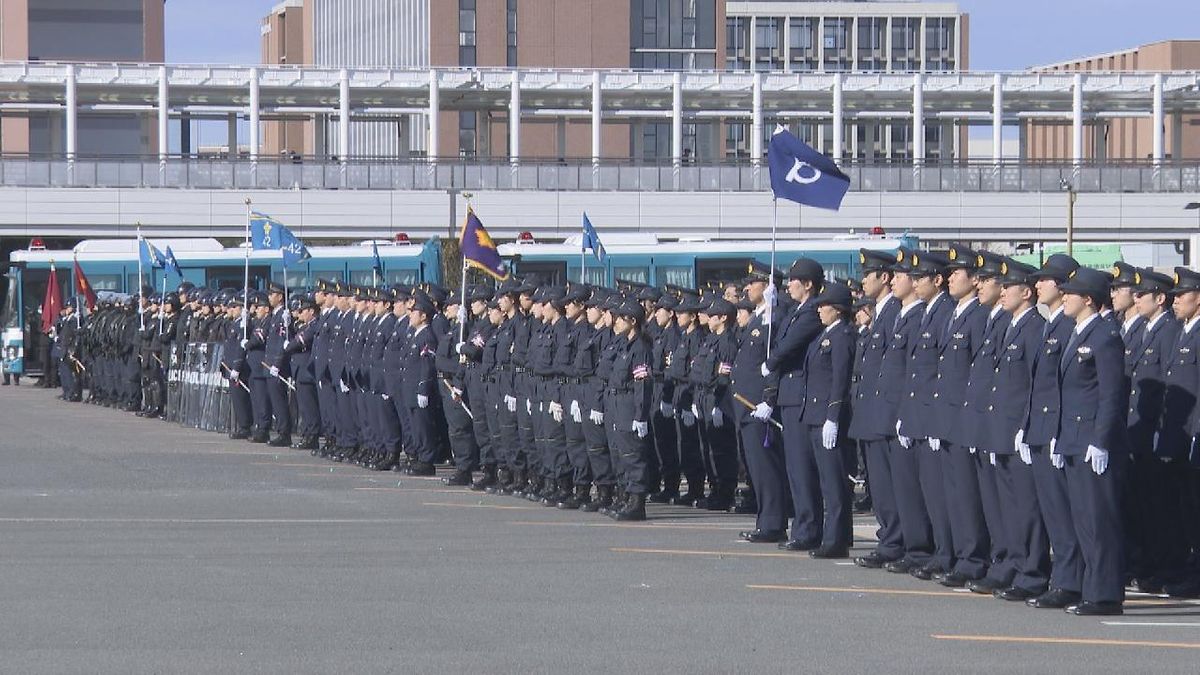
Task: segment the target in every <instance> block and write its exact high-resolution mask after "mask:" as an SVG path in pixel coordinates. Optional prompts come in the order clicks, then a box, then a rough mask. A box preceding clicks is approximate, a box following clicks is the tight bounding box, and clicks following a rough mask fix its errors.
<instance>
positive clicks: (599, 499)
mask: <svg viewBox="0 0 1200 675" xmlns="http://www.w3.org/2000/svg"><path fill="white" fill-rule="evenodd" d="M612 494H613V488H612V486H611V485H597V486H596V498H595V499H594V500H592V501H590V502H588V503H586V504H584V505H582V506H580V507H579V510H580V511H583V512H584V513H596V512H598V511H603V510H606V509H608V507H610V506H612Z"/></svg>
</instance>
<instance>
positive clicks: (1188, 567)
mask: <svg viewBox="0 0 1200 675" xmlns="http://www.w3.org/2000/svg"><path fill="white" fill-rule="evenodd" d="M1172 296H1173V300H1174V301H1173V303H1172V310H1173V311H1174V314H1175V316H1176V318H1178V319H1179V322H1180V324H1181V326H1180V330H1179V336H1178V337H1177V338H1176V339H1175V343H1174V344H1173V345H1171V347H1170V348H1169V350H1168V352H1167V353H1166V354H1165V355H1164V356H1163V358H1164V359H1166V361H1167V365H1166V373H1165V376H1164V379H1165V382H1166V401H1165V403H1164V406H1163V414H1162V422H1161V423H1160V428H1159V434H1158V443H1157V444H1156V445H1155V448H1154V454H1155V456H1156V457H1157V458H1158V459H1159V461H1162V462H1168V461H1169V462H1170V464H1172V465H1174V466H1175V469H1176V471H1177V472H1178V473H1179V474H1180V475H1179V477H1178V478H1177V479H1176V481H1177V482H1175V483H1174V484H1175V485H1177V486H1178V489H1179V496H1178V498H1177V500H1175V503H1174V504H1172V505H1171V508H1170V509H1169V510H1167V511H1165V512H1163V513H1160V514H1158V516H1159V518H1160V526H1161V529H1162V531H1163V532H1170V533H1172V535H1173V537H1174V539H1173V540H1172V541H1171V542H1168V543H1167V544H1165V545H1164V546H1173V547H1176V548H1173V549H1172V550H1164V558H1165V560H1166V561H1171V562H1176V563H1177V562H1178V559H1179V558H1181V557H1182V558H1184V559H1186V562H1184V563H1183V564H1178V565H1177V569H1176V570H1175V571H1174V574H1173V577H1174V578H1173V579H1171V580H1170V582H1169V583H1166V584H1165V585H1164V587H1163V591H1164V592H1165V593H1167V594H1169V595H1171V596H1172V597H1178V598H1195V597H1200V570H1198V569H1197V563H1198V559H1197V556H1196V553H1200V518H1198V517H1197V515H1198V514H1197V509H1196V501H1195V500H1196V496H1197V494H1198V493H1197V487H1198V484H1197V475H1198V473H1197V470H1196V466H1197V464H1198V460H1200V457H1198V453H1197V451H1196V445H1195V443H1196V441H1195V438H1194V435H1195V433H1196V426H1197V419H1200V407H1198V406H1197V401H1198V400H1200V366H1198V362H1197V357H1198V356H1200V330H1197V328H1196V326H1197V324H1198V323H1200V273H1198V272H1194V271H1192V270H1190V269H1188V268H1186V267H1176V268H1175V287H1174V288H1173V289H1172ZM1181 532H1182V533H1183V537H1182V538H1180V537H1179V533H1181ZM1189 552H1190V553H1191V554H1192V556H1191V558H1190V559H1187V558H1188V553H1189Z"/></svg>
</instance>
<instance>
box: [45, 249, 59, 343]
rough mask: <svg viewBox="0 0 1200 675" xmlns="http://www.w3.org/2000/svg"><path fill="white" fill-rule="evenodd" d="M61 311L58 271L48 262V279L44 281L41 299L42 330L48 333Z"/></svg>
mask: <svg viewBox="0 0 1200 675" xmlns="http://www.w3.org/2000/svg"><path fill="white" fill-rule="evenodd" d="M61 312H62V289H60V288H59V287H58V271H56V270H55V269H54V263H50V279H49V280H47V281H46V298H45V299H44V300H42V332H43V333H49V332H50V329H51V328H53V327H54V322H55V321H58V315H59V313H61Z"/></svg>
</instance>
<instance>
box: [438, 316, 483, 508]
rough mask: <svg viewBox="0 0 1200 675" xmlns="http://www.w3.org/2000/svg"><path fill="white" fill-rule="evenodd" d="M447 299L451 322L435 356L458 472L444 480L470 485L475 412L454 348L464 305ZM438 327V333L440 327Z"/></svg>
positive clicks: (475, 453) (475, 452)
mask: <svg viewBox="0 0 1200 675" xmlns="http://www.w3.org/2000/svg"><path fill="white" fill-rule="evenodd" d="M446 302H447V305H446V316H447V317H448V318H449V321H448V322H447V323H446V324H445V328H444V329H443V332H442V333H441V334H440V335H438V346H437V352H436V354H435V357H434V365H435V367H436V368H437V373H438V379H439V380H440V382H439V383H438V388H439V391H440V395H441V397H442V410H443V412H444V413H445V415H446V423H447V426H448V430H449V436H450V453H451V457H452V460H453V463H454V473H453V474H452V475H450V476H448V477H447V478H446V479H445V481H444V482H445V483H446V485H452V486H462V487H466V486H468V485H470V484H471V479H472V473H473V472H474V471H475V470H477V469H478V468H479V446H478V445H476V443H475V430H474V427H473V426H472V421H471V413H470V409H469V408H468V407H467V405H466V400H465V398H464V395H465V392H466V385H465V384H464V383H463V378H464V371H465V367H464V366H463V364H462V362H461V361H460V358H459V355H458V353H457V352H455V351H454V348H455V346H456V345H457V344H458V336H459V319H458V309H459V307H461V306H462V305H461V303H460V302H459V299H458V297H457V296H455V295H451V296H449V298H448V299H447V301H446ZM434 330H435V332H436V328H435V329H434Z"/></svg>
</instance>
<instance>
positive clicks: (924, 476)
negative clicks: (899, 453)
mask: <svg viewBox="0 0 1200 675" xmlns="http://www.w3.org/2000/svg"><path fill="white" fill-rule="evenodd" d="M913 451H914V452H916V454H917V475H918V477H919V478H920V481H921V497H922V498H923V499H924V500H925V509H926V511H927V512H928V513H929V524H930V526H931V527H932V532H933V562H935V563H937V564H938V566H940V567H941V568H942V571H944V572H949V571H951V570H952V569H954V534H953V530H952V529H951V526H950V512H949V509H948V505H947V504H946V490H945V479H944V478H943V477H942V466H943V464H944V462H943V461H942V452H944V451H945V448H942V449H941V450H939V451H938V452H934V451H933V449H932V448H930V447H929V440H928V439H921V440H914V441H913Z"/></svg>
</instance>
